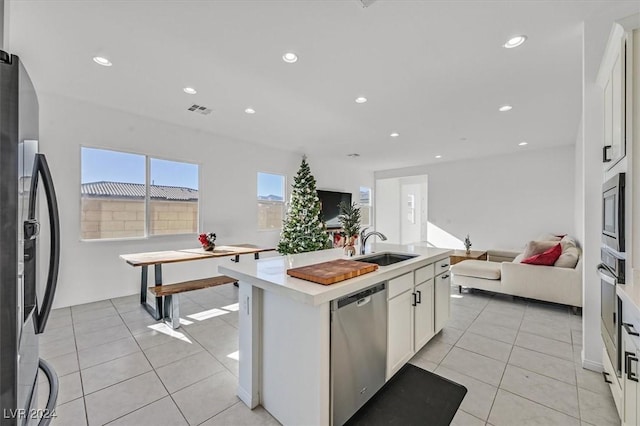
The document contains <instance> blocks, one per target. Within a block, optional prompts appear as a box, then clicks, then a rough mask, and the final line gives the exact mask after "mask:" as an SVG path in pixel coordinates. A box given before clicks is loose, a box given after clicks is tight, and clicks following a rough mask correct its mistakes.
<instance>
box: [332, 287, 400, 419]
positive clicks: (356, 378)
mask: <svg viewBox="0 0 640 426" xmlns="http://www.w3.org/2000/svg"><path fill="white" fill-rule="evenodd" d="M386 368H387V283H386V282H385V283H380V284H376V285H374V286H371V287H369V288H366V289H364V290H361V291H359V292H357V293H353V294H350V295H348V296H345V297H342V298H340V299H336V300H334V301H332V302H331V401H332V403H331V407H332V413H333V414H332V418H333V426H340V425H342V424H344V423H345V422H346V421H347V420H349V418H350V417H351V416H352V415H353V414H354V413H355V412H356V411H358V409H359V408H360V407H362V406H363V405H364V403H365V402H367V401H368V400H369V398H371V397H372V396H373V395H374V394H375V393H376V392H377V391H378V390H379V389H380V388H381V387H382V385H384V382H385V374H386Z"/></svg>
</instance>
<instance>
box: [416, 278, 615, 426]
mask: <svg viewBox="0 0 640 426" xmlns="http://www.w3.org/2000/svg"><path fill="white" fill-rule="evenodd" d="M581 350H582V317H581V316H579V315H573V314H572V313H571V311H570V309H569V308H568V307H563V306H559V305H553V304H546V303H542V302H535V301H525V300H522V299H517V298H513V297H510V296H504V295H494V294H490V293H485V292H480V291H474V292H467V291H465V292H463V293H462V294H458V290H457V287H452V292H451V320H450V321H449V323H448V325H447V327H445V329H444V330H443V331H442V332H441V333H440V334H439V335H437V336H436V337H435V338H433V339H432V340H431V341H430V342H429V343H428V344H427V345H426V346H425V347H424V348H423V349H422V350H421V351H420V352H419V353H417V354H416V355H415V357H414V358H413V359H412V360H411V363H413V364H415V365H417V366H420V367H422V368H424V369H427V370H429V371H433V372H435V373H436V374H439V375H441V376H444V377H446V378H449V379H450V380H453V381H455V382H458V383H460V384H462V385H464V386H465V387H466V388H467V390H468V392H467V395H466V396H465V398H464V400H463V401H462V404H461V406H460V409H459V410H458V413H457V414H456V417H455V418H454V420H453V423H452V425H457V426H462V425H464V426H467V425H468V426H473V425H493V426H506V425H509V426H512V425H513V426H515V425H523V424H529V425H559V426H565V425H582V426H587V425H596V426H606V425H620V419H619V418H618V414H617V411H616V408H615V405H614V402H613V399H612V397H611V392H610V390H609V388H608V387H607V385H606V384H605V383H604V381H603V379H602V374H600V373H596V372H593V371H589V370H585V369H583V368H582V367H581V365H580V356H581V355H580V352H581Z"/></svg>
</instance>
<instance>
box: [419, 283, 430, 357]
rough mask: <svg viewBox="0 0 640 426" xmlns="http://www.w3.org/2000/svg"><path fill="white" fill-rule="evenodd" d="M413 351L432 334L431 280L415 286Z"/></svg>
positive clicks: (422, 344)
mask: <svg viewBox="0 0 640 426" xmlns="http://www.w3.org/2000/svg"><path fill="white" fill-rule="evenodd" d="M415 292H416V307H415V320H414V352H418V351H419V350H420V348H422V347H423V346H424V345H425V344H426V343H427V342H428V341H429V339H431V337H433V335H434V328H433V321H434V316H433V280H432V279H431V280H428V281H425V282H423V283H422V284H419V285H417V286H416V290H415Z"/></svg>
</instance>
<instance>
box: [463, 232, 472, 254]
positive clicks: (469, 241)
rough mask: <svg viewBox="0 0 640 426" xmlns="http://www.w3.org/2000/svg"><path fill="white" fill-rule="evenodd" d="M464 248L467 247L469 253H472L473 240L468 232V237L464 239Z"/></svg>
mask: <svg viewBox="0 0 640 426" xmlns="http://www.w3.org/2000/svg"><path fill="white" fill-rule="evenodd" d="M464 248H465V249H467V254H471V240H470V239H469V234H467V238H465V239H464Z"/></svg>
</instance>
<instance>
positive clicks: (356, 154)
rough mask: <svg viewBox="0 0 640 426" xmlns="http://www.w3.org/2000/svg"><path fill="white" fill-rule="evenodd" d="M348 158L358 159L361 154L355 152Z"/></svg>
mask: <svg viewBox="0 0 640 426" xmlns="http://www.w3.org/2000/svg"><path fill="white" fill-rule="evenodd" d="M347 157H351V158H356V157H360V154H358V153H356V152H354V153H353V154H347Z"/></svg>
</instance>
